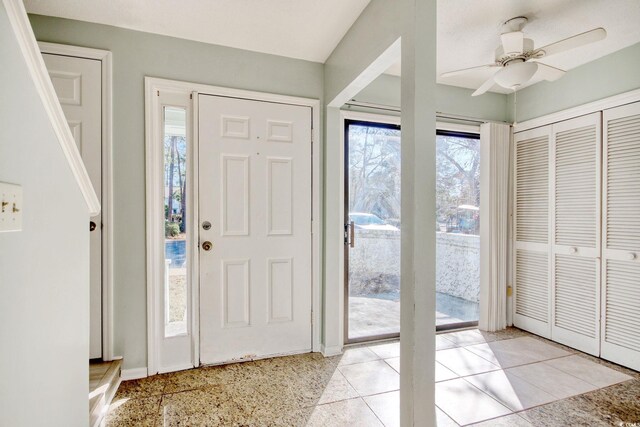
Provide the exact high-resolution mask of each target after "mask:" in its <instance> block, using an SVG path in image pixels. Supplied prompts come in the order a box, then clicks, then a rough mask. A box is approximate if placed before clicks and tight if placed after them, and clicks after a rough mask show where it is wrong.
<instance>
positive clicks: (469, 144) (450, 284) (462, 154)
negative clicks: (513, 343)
mask: <svg viewBox="0 0 640 427" xmlns="http://www.w3.org/2000/svg"><path fill="white" fill-rule="evenodd" d="M436 220H437V224H436V325H437V329H439V330H442V329H453V328H460V327H466V326H474V325H477V324H478V318H479V317H478V316H479V312H478V304H479V297H480V136H479V135H478V134H471V133H460V132H445V131H438V132H437V135H436Z"/></svg>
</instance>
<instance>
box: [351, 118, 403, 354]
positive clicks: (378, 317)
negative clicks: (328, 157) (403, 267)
mask: <svg viewBox="0 0 640 427" xmlns="http://www.w3.org/2000/svg"><path fill="white" fill-rule="evenodd" d="M345 275H346V277H345V280H346V287H345V288H346V298H345V301H346V311H347V315H346V319H345V320H346V322H345V324H346V326H345V332H346V341H347V342H357V341H365V340H369V339H374V338H383V337H391V336H397V335H398V334H399V333H400V126H398V125H391V124H383V123H373V122H363V121H351V120H347V121H346V122H345Z"/></svg>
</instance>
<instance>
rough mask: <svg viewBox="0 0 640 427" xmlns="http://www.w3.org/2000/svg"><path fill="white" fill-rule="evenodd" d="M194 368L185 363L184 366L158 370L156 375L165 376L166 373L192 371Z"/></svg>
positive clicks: (190, 364)
mask: <svg viewBox="0 0 640 427" xmlns="http://www.w3.org/2000/svg"><path fill="white" fill-rule="evenodd" d="M193 368H194V366H193V364H192V363H187V364H186V365H176V366H171V367H169V368H164V369H159V370H158V373H159V374H166V373H168V372H177V371H184V370H187V369H193Z"/></svg>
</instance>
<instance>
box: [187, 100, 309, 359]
mask: <svg viewBox="0 0 640 427" xmlns="http://www.w3.org/2000/svg"><path fill="white" fill-rule="evenodd" d="M198 102H199V106H198V108H199V121H198V123H199V125H198V127H199V135H198V141H199V142H198V145H199V155H198V157H199V161H198V171H199V172H198V173H199V220H200V228H199V229H200V359H201V363H203V364H210V363H222V362H229V361H235V360H243V359H245V360H246V359H252V358H257V357H266V356H273V355H281V354H291V353H301V352H308V351H311V314H312V312H311V284H312V279H311V162H312V158H311V108H309V107H303V106H296V105H288V104H277V103H269V102H261V101H254V100H247V99H238V98H228V97H220V96H211V95H202V94H201V95H199V96H198ZM209 244H210V246H209Z"/></svg>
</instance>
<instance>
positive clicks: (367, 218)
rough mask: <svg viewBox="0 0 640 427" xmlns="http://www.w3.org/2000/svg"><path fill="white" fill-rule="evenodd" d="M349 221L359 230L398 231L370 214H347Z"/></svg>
mask: <svg viewBox="0 0 640 427" xmlns="http://www.w3.org/2000/svg"><path fill="white" fill-rule="evenodd" d="M349 221H353V223H354V224H355V227H356V228H358V229H361V230H382V231H400V229H399V228H398V227H395V226H393V225H391V224H387V223H386V222H384V221H383V220H382V219H380V217H378V216H377V215H374V214H372V213H366V212H351V213H349Z"/></svg>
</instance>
